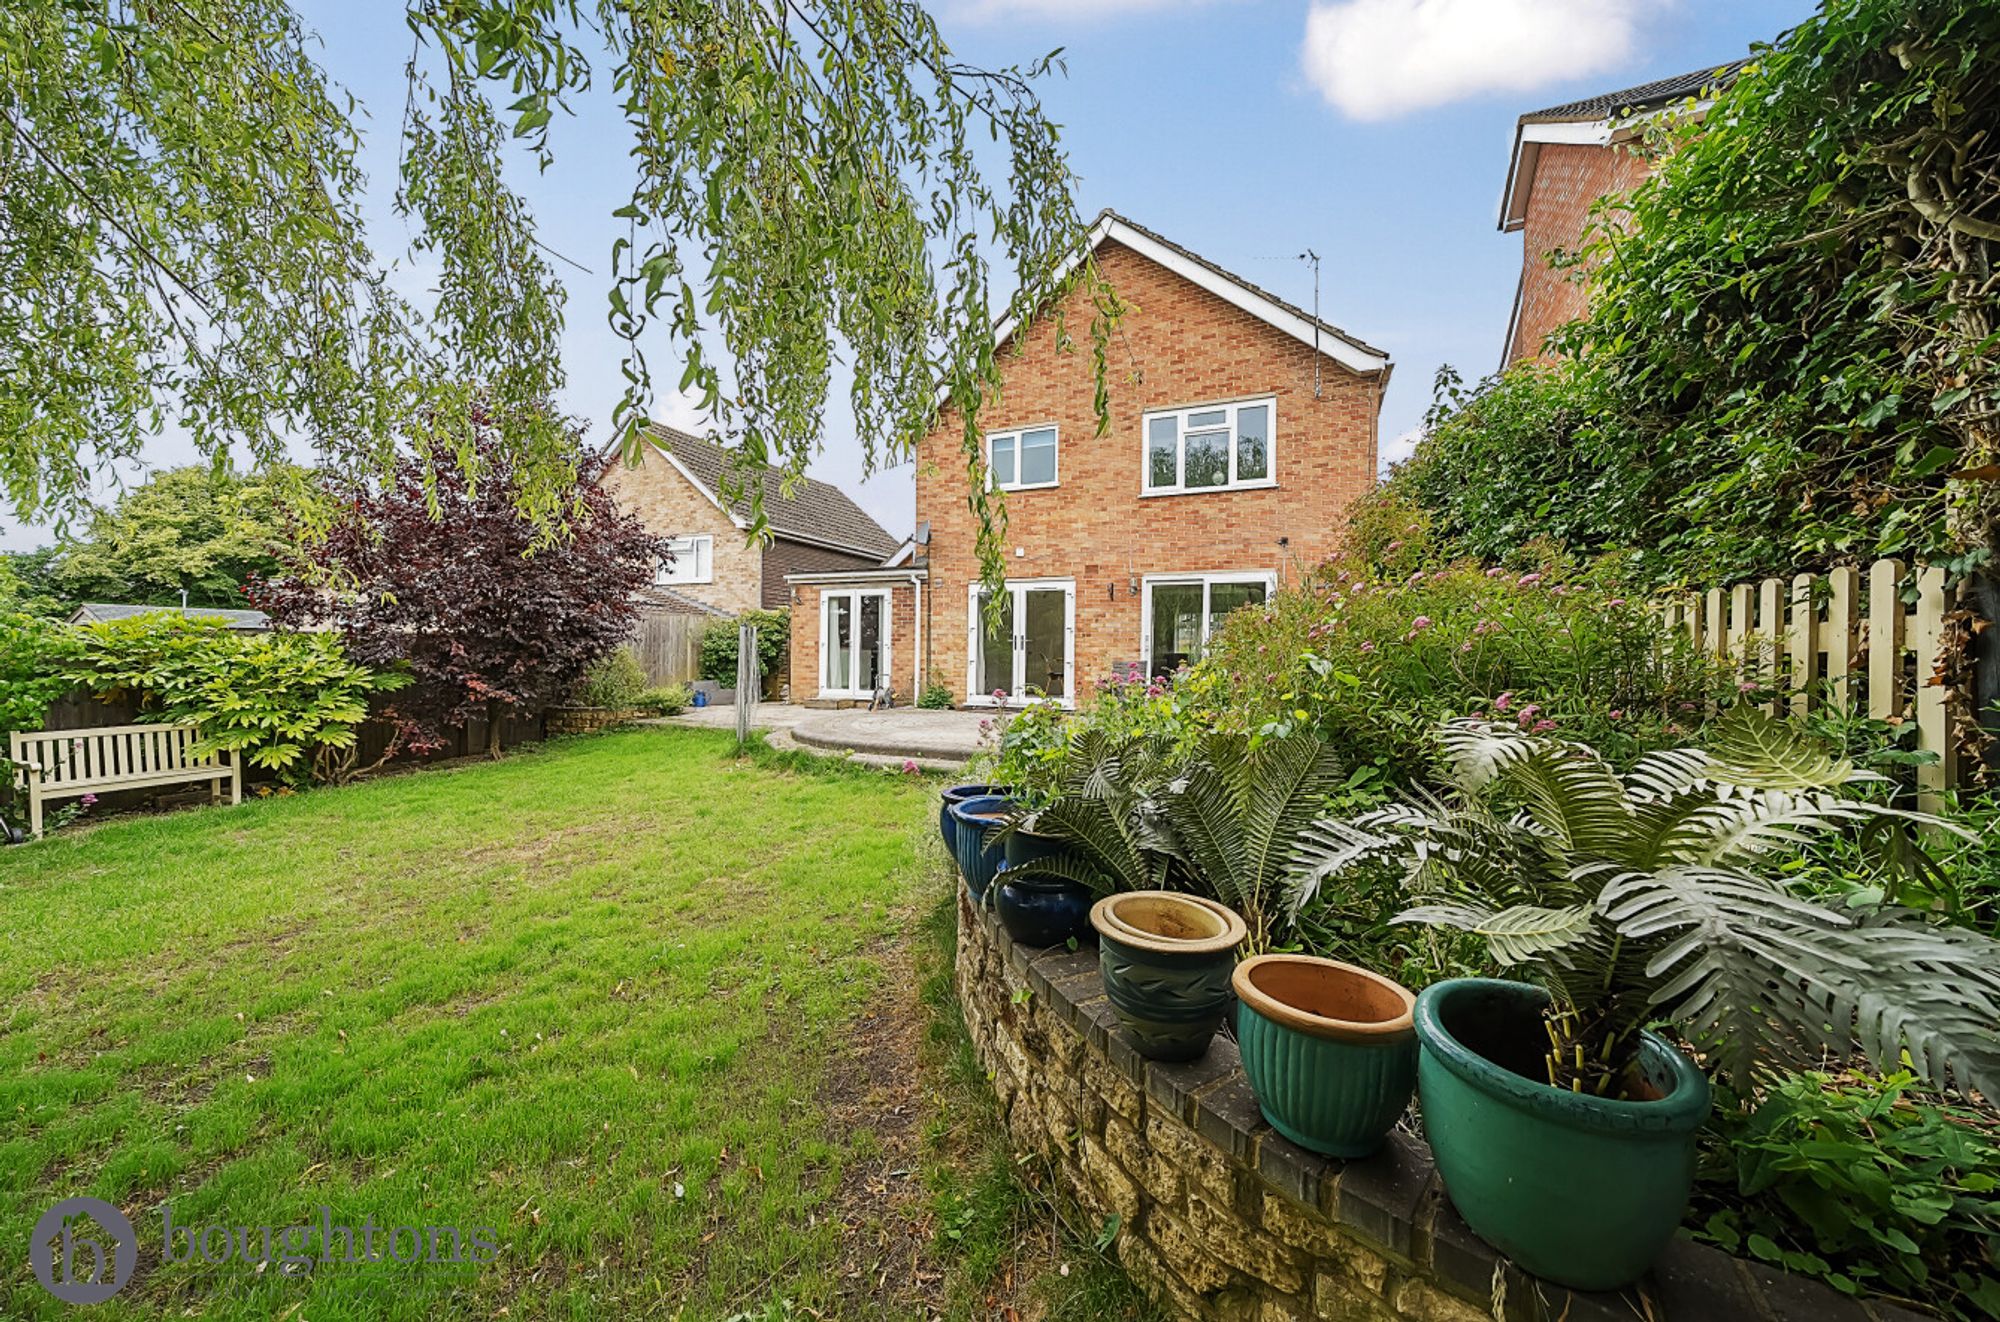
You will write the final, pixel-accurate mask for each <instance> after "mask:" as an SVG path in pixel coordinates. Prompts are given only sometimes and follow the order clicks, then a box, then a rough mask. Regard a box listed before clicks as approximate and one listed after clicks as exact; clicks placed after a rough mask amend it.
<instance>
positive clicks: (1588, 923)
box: [1396, 904, 1597, 964]
mask: <svg viewBox="0 0 2000 1322" xmlns="http://www.w3.org/2000/svg"><path fill="white" fill-rule="evenodd" d="M1396 921H1397V922H1399V923H1424V924H1427V925H1429V926H1432V927H1456V928H1458V929H1459V930H1460V931H1462V932H1471V933H1472V934H1474V935H1475V936H1482V937H1485V938H1486V944H1487V947H1488V948H1489V949H1490V950H1492V952H1493V958H1494V959H1496V960H1498V961H1499V962H1500V963H1502V964H1527V963H1532V962H1534V961H1536V960H1539V959H1545V958H1547V957H1548V956H1550V955H1552V954H1555V953H1556V952H1558V951H1560V950H1562V949H1564V948H1565V947H1568V946H1572V945H1575V944H1577V943H1578V942H1580V941H1584V940H1587V939H1588V938H1589V936H1590V931H1591V928H1592V926H1593V925H1594V924H1595V923H1596V921H1597V917H1596V911H1595V910H1594V909H1593V908H1592V906H1590V905H1588V904H1578V905H1571V906H1569V907H1566V908H1561V909H1551V908H1544V907H1543V906H1541V905H1537V904H1517V905H1514V906H1513V907H1511V908H1507V909H1501V910H1498V911H1496V910H1493V909H1489V908H1485V907H1484V906H1480V905H1471V904H1426V905H1419V906H1418V907H1417V908H1414V909H1408V910H1405V911H1404V912H1402V913H1400V914H1398V915H1397V916H1396Z"/></svg>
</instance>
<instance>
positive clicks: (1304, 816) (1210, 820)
mask: <svg viewBox="0 0 2000 1322" xmlns="http://www.w3.org/2000/svg"><path fill="white" fill-rule="evenodd" d="M1341 784H1342V780H1341V774H1340V764H1339V762H1338V760H1337V759H1336V758H1335V757H1334V755H1333V752H1332V750H1331V749H1330V748H1329V747H1328V746H1327V745H1326V744H1324V743H1322V742H1320V741H1319V740H1317V739H1309V738H1293V739H1271V740H1265V741H1263V742H1261V743H1256V744H1253V742H1252V741H1251V740H1250V739H1249V738H1248V737H1246V736H1241V735H1219V734H1218V735H1210V736H1209V737H1208V738H1207V739H1205V740H1203V741H1202V743H1201V745H1200V746H1199V748H1198V749H1197V750H1196V751H1195V752H1194V754H1193V755H1192V756H1189V757H1186V758H1185V759H1181V758H1177V757H1176V754H1175V751H1174V749H1173V747H1172V745H1171V744H1170V743H1169V742H1168V741H1166V740H1164V739H1158V738H1151V737H1143V736H1142V737H1137V738H1128V739H1114V738H1111V737H1108V736H1106V735H1105V734H1104V733H1103V732H1102V731H1099V730H1092V729H1086V730H1082V731H1079V732H1078V733H1077V734H1075V735H1073V736H1071V739H1070V742H1069V745H1068V747H1067V748H1066V750H1065V753H1064V760H1063V771H1062V776H1061V778H1060V781H1059V784H1058V787H1057V793H1056V797H1055V799H1054V801H1053V802H1051V803H1050V804H1049V805H1048V806H1047V807H1044V808H1040V809H1037V810H1035V811H1034V812H1032V813H1026V814H1023V815H1022V816H1021V817H1020V818H1018V819H1017V820H1016V821H1015V822H1014V823H1010V829H1020V828H1023V827H1026V828H1029V829H1032V830H1033V831H1035V832H1036V833H1037V834H1039V835H1048V836H1054V837H1056V838H1058V839H1060V840H1062V841H1063V842H1064V843H1065V844H1067V845H1068V846H1069V850H1068V851H1067V854H1066V855H1064V854H1058V855H1054V856H1051V857H1047V858H1041V859H1036V860H1034V861H1032V862H1029V863H1026V864H1023V865H1022V868H1021V872H1020V873H1019V875H1021V876H1023V877H1028V878H1032V877H1036V876H1042V877H1059V878H1062V879H1064V880H1067V881H1076V882H1081V883H1083V884H1084V885H1086V886H1089V887H1091V888H1092V889H1093V890H1098V891H1114V890H1158V889H1169V890H1193V891H1198V892H1200V893H1202V894H1205V895H1208V896H1211V897H1213V898H1214V899H1217V900H1220V901H1221V902H1222V903H1224V904H1226V905H1228V906H1229V907H1230V908H1232V909H1235V910H1236V911H1237V912H1238V913H1239V914H1241V915H1242V917H1243V921H1244V923H1245V924H1246V925H1247V926H1248V927H1249V929H1250V944H1251V946H1252V948H1253V949H1256V950H1263V949H1267V948H1269V946H1270V945H1271V944H1272V942H1273V941H1274V940H1276V939H1278V938H1280V937H1282V936H1283V934H1284V931H1285V929H1286V928H1288V926H1289V913H1288V912H1287V910H1286V907H1285V903H1284V898H1285V890H1286V879H1287V876H1288V873H1289V869H1290V866H1291V857H1290V856H1291V849H1292V845H1293V843H1294V842H1295V841H1296V840H1297V839H1298V838H1299V835H1300V833H1301V832H1303V831H1304V830H1305V829H1306V828H1307V827H1308V826H1309V825H1310V824H1311V822H1312V821H1313V819H1314V818H1315V817H1316V816H1317V815H1319V814H1320V813H1321V812H1323V811H1325V808H1326V803H1327V800H1328V799H1329V798H1330V797H1331V796H1333V795H1334V794H1335V793H1336V792H1337V791H1338V790H1339V789H1340V788H1341ZM1009 875H1010V876H1012V875H1015V874H1014V873H1012V872H1010V873H1009Z"/></svg>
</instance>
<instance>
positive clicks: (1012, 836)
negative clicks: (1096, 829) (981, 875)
mask: <svg viewBox="0 0 2000 1322" xmlns="http://www.w3.org/2000/svg"><path fill="white" fill-rule="evenodd" d="M1028 820H1029V821H1033V820H1034V819H1033V818H1032V817H1030V818H1029V819H1028ZM1001 847H1002V848H1003V849H1005V850H1006V851H1007V866H1008V867H1011V868H1018V867H1020V866H1021V865H1022V864H1023V863H1032V862H1034V861H1035V860H1036V859H1041V858H1054V857H1055V856H1056V855H1058V854H1062V853H1067V852H1068V851H1069V845H1068V844H1066V843H1065V842H1063V841H1061V840H1058V839H1056V838H1055V837H1054V836H1052V835H1037V834H1036V833H1035V832H1033V831H1031V830H1028V829H1027V828H1025V827H1016V828H1015V829H1014V830H1012V831H1010V832H1008V834H1007V840H1006V843H1005V844H1004V845H1002V846H1001ZM1037 880H1038V881H1039V880H1040V879H1039V878H1038V879H1037Z"/></svg>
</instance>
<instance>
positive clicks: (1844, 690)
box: [1825, 565, 1861, 711]
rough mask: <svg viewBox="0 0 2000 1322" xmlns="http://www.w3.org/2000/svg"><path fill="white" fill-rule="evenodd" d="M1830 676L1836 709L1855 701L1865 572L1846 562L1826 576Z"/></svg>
mask: <svg viewBox="0 0 2000 1322" xmlns="http://www.w3.org/2000/svg"><path fill="white" fill-rule="evenodd" d="M1826 581H1827V586H1828V589H1829V591H1828V592H1827V597H1826V634H1825V638H1826V675H1827V680H1828V686H1827V687H1828V696H1829V697H1830V698H1831V699H1832V700H1833V704H1834V707H1835V709H1836V710H1839V711H1846V710H1847V709H1848V708H1849V707H1851V706H1852V705H1853V703H1854V619H1855V615H1854V612H1855V607H1856V606H1857V605H1858V604H1859V602H1860V600H1861V571H1860V570H1858V569H1856V568H1855V567H1854V566H1852V565H1842V566H1841V567H1840V568H1838V569H1836V570H1834V571H1833V572H1832V573H1830V574H1828V575H1827V576H1826Z"/></svg>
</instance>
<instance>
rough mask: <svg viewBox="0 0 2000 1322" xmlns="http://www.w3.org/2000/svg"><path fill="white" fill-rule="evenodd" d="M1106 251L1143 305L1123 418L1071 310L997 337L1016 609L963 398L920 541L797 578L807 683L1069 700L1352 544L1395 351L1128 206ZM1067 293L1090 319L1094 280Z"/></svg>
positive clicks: (998, 461) (1159, 661) (944, 435)
mask: <svg viewBox="0 0 2000 1322" xmlns="http://www.w3.org/2000/svg"><path fill="white" fill-rule="evenodd" d="M1089 246H1090V249H1091V250H1092V251H1093V252H1094V253H1095V255H1096V258H1097V262H1098V265H1099V267H1100V269H1101V270H1102V271H1103V273H1104V275H1105V276H1106V278H1107V279H1108V280H1109V281H1110V282H1111V284H1112V285H1113V287H1114V288H1115V289H1116V290H1117V292H1118V296H1119V298H1120V299H1121V300H1123V301H1124V302H1125V303H1126V304H1127V305H1128V307H1129V311H1128V313H1127V315H1126V316H1125V318H1124V320H1123V321H1122V322H1121V323H1120V326H1119V328H1118V332H1117V335H1116V337H1115V339H1114V341H1113V343H1112V347H1111V357H1112V366H1111V380H1110V383H1109V388H1110V404H1111V418H1110V428H1109V430H1108V431H1107V432H1106V433H1105V434H1103V435H1101V436H1100V435H1098V434H1097V415H1096V412H1095V409H1094V407H1093V397H1094V390H1095V381H1094V378H1093V373H1092V370H1091V362H1090V355H1089V354H1088V353H1087V352H1085V351H1083V350H1080V349H1073V348H1072V349H1063V348H1060V347H1059V346H1058V344H1057V338H1056V331H1055V326H1054V320H1055V318H1054V316H1053V315H1052V314H1053V313H1054V312H1055V311H1056V309H1055V308H1053V307H1051V308H1048V309H1045V310H1044V312H1043V314H1042V315H1039V316H1037V317H1035V318H1034V319H1033V320H1031V321H1030V322H1029V323H1028V324H1027V325H1025V326H1021V327H1016V326H1013V325H1009V324H1005V323H1003V324H1002V325H1000V326H999V327H997V328H996V331H995V337H996V341H997V343H998V344H999V346H1000V348H1001V350H1002V352H1001V354H1000V371H1001V377H1002V384H1001V389H1000V392H999V395H998V397H997V398H996V399H995V400H994V401H992V402H991V403H990V404H989V405H988V406H987V407H986V409H985V410H984V411H983V412H982V413H981V418H980V420H981V423H982V426H983V428H984V432H985V453H984V456H983V459H984V472H985V474H986V480H988V481H989V482H991V483H992V484H993V485H994V486H996V487H999V488H1001V489H1003V490H1004V491H1005V493H1006V495H1005V501H1006V509H1007V533H1006V549H1005V555H1006V565H1007V579H1006V586H1005V588H1004V589H1003V590H1002V591H1003V593H1004V597H1003V604H1002V605H1001V607H1000V614H1001V622H1000V624H999V626H998V627H997V628H996V627H993V626H992V625H991V623H990V622H989V620H988V617H987V613H986V612H985V610H984V609H983V605H984V593H985V589H984V588H982V586H981V584H980V565H979V559H978V555H977V551H976V549H975V541H974V539H975V533H976V525H975V521H974V515H973V513H972V511H971V509H970V508H968V502H967V492H966V487H965V484H966V481H967V475H966V463H965V458H964V454H963V450H962V444H963V441H962V438H963V430H964V429H963V425H962V423H961V421H960V420H959V419H958V418H957V417H956V414H955V411H953V410H952V409H950V408H949V407H946V408H945V409H944V410H943V411H942V412H941V415H940V416H939V418H938V420H937V422H936V425H935V426H934V428H933V429H932V431H931V432H930V434H929V435H928V436H927V437H925V439H924V440H923V441H922V442H921V443H920V444H919V446H918V450H917V454H916V478H915V480H916V519H917V536H916V538H915V539H914V540H913V541H912V542H911V543H910V544H908V545H906V546H904V547H902V548H899V549H898V552H897V555H896V557H895V558H894V560H893V561H892V562H885V563H883V564H880V565H878V566H876V567H874V568H871V569H866V570H854V571H848V572H819V573H798V574H793V575H791V576H790V582H791V585H792V587H793V590H794V597H793V602H794V604H793V617H792V660H791V674H792V692H793V695H794V697H795V698H805V699H811V700H816V701H820V702H829V703H847V702H865V701H868V700H869V699H870V698H871V697H873V696H874V695H875V694H876V693H878V692H885V691H886V692H888V693H891V694H894V695H896V698H897V700H899V701H906V700H908V698H909V696H910V695H912V694H915V693H921V692H922V691H923V689H924V686H925V685H926V684H928V683H930V682H932V681H936V682H939V683H941V684H943V685H944V686H945V687H946V688H947V689H949V690H950V692H951V695H952V698H953V700H954V701H955V702H959V703H964V704H970V705H996V704H1008V705H1017V704H1020V703H1023V702H1026V701H1029V700H1032V699H1033V698H1034V697H1035V696H1037V695H1046V696H1048V697H1051V698H1055V699H1058V700H1060V701H1062V702H1064V703H1066V704H1073V703H1074V702H1075V701H1076V699H1077V697H1078V695H1079V694H1080V693H1087V692H1088V690H1089V688H1090V687H1091V686H1092V684H1093V683H1095V682H1096V681H1098V680H1100V679H1102V678H1104V677H1106V676H1108V675H1111V674H1113V673H1114V671H1116V672H1118V673H1130V671H1131V669H1132V668H1137V669H1138V670H1140V671H1142V672H1148V673H1153V674H1166V673H1170V672H1172V671H1173V670H1174V669H1175V668H1176V667H1177V666H1179V665H1180V664H1181V663H1183V662H1186V661H1192V660H1193V659H1194V658H1196V657H1197V656H1199V655H1200V654H1201V651H1202V648H1203V646H1204V645H1205V643H1206V642H1207V640H1208V637H1209V634H1210V633H1211V631H1212V630H1213V629H1214V628H1215V626H1216V624H1217V623H1218V622H1219V621H1220V620H1221V619H1222V617H1223V616H1225V615H1226V614H1228V613H1229V612H1230V611H1231V610H1234V609H1236V608H1238V607H1241V606H1246V605H1255V604H1257V603H1259V602H1262V601H1264V600H1265V599H1266V598H1267V597H1268V596H1269V595H1270V594H1271V593H1272V592H1273V591H1274V590H1275V589H1276V588H1277V586H1278V585H1279V584H1280V583H1281V582H1283V581H1285V580H1286V579H1287V578H1289V577H1292V576H1295V575H1296V574H1298V573H1299V572H1300V571H1301V570H1302V569H1304V568H1307V567H1310V566H1311V565H1313V564H1315V563H1317V562H1318V561H1320V560H1321V559H1323V558H1324V557H1325V556H1326V555H1327V554H1328V553H1329V552H1330V551H1332V550H1333V548H1334V544H1335V541H1336V539H1337V538H1338V536H1339V535H1340V532H1341V529H1342V526H1343V522H1344V511H1345V509H1346V507H1347V504H1348V502H1350V501H1351V500H1353V499H1354V497H1356V496H1358V495H1360V494H1361V493H1362V492H1364V491H1366V490H1368V489H1369V488H1370V487H1371V486H1372V485H1373V484H1374V482H1375V467H1376V439H1377V438H1376V424H1377V417H1378V415H1379V413H1380V411H1381V407H1382V394H1383V390H1384V388H1385V387H1386V386H1387V385H1388V382H1389V374H1390V363H1389V357H1388V355H1387V354H1386V353H1384V352H1383V351H1382V350H1380V349H1376V348H1373V347H1371V346H1370V345H1368V344H1365V343H1363V342H1362V341H1361V340H1359V339H1357V338H1355V337H1354V336H1352V335H1349V334H1348V333H1347V332H1345V331H1343V330H1341V329H1340V328H1339V327H1337V326H1333V325H1331V324H1329V323H1327V322H1324V321H1320V320H1317V319H1316V318H1315V317H1314V316H1313V315H1312V314H1310V313H1307V312H1305V311H1303V310H1301V309H1299V308H1297V307H1294V306H1292V305H1291V304H1289V303H1286V302H1284V301H1283V300H1281V299H1279V298H1277V297H1275V296H1274V295H1272V294H1270V293H1267V292H1266V291H1264V290H1262V289H1259V288H1258V287H1257V286H1255V285H1253V284H1251V283H1250V282H1249V281H1247V280H1244V279H1243V278H1242V277H1240V276H1237V275H1233V274H1231V273H1230V272H1228V271H1226V270H1224V269H1222V268H1221V267H1220V266H1217V265H1216V264H1215V263H1213V262H1211V261H1208V260H1207V259H1205V258H1203V257H1200V256H1198V255H1196V254H1195V253H1192V252H1190V251H1188V250H1187V249H1185V248H1182V247H1180V246H1179V245H1177V244H1175V243H1172V242H1170V241H1168V240H1167V239H1165V238H1162V237H1161V236H1160V235H1158V234H1155V233H1153V232H1152V231H1150V230H1147V229H1144V228H1141V227H1140V226H1138V225H1136V224H1134V223H1132V222H1131V221H1129V220H1126V219H1125V218H1123V217H1121V216H1118V215H1115V214H1113V213H1112V212H1109V211H1107V212H1105V213H1104V214H1103V215H1102V216H1100V217H1099V218H1098V220H1097V222H1096V223H1095V225H1094V226H1093V227H1092V229H1091V231H1090V239H1089ZM1067 301H1068V306H1067V307H1066V308H1065V309H1064V310H1065V311H1066V313H1067V318H1068V324H1069V325H1070V326H1071V327H1072V328H1075V327H1079V326H1083V325H1087V324H1088V323H1089V321H1090V318H1091V312H1092V309H1091V306H1090V303H1089V299H1088V294H1087V293H1086V292H1085V291H1082V290H1075V291H1072V292H1071V293H1070V294H1068V295H1067Z"/></svg>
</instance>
